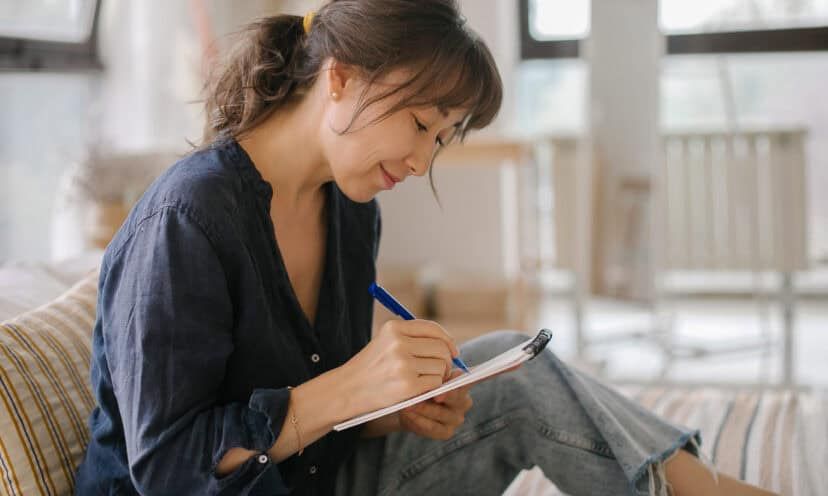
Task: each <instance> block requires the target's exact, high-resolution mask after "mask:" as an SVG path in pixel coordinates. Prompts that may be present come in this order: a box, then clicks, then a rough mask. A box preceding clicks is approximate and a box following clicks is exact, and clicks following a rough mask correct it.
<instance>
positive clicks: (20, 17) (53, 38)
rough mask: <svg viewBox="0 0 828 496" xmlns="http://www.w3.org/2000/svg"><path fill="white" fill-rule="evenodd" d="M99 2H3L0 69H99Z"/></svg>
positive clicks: (17, 0) (0, 18)
mask: <svg viewBox="0 0 828 496" xmlns="http://www.w3.org/2000/svg"><path fill="white" fill-rule="evenodd" d="M99 8H100V0H4V1H3V2H0V69H6V70H25V71H32V70H67V69H69V70H73V69H75V70H77V69H89V68H97V67H99V66H100V64H99V62H98V58H97V54H96V46H95V45H96V25H97V18H98V11H99V10H100V9H99Z"/></svg>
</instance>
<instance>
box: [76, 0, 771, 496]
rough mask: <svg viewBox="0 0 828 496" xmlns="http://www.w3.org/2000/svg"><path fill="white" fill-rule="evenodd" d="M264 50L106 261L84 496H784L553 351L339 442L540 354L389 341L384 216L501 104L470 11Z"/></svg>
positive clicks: (400, 19)
mask: <svg viewBox="0 0 828 496" xmlns="http://www.w3.org/2000/svg"><path fill="white" fill-rule="evenodd" d="M247 33H248V36H247V37H246V38H245V39H244V41H243V42H242V43H241V45H240V46H239V48H238V50H236V51H235V52H234V53H233V54H232V55H231V56H230V57H229V59H228V60H229V62H228V64H227V65H226V67H224V68H223V70H222V71H221V72H219V73H218V75H217V78H216V79H215V81H214V82H213V84H212V85H211V86H210V93H209V95H208V100H207V111H208V120H209V123H208V128H207V132H206V140H205V144H204V145H203V146H202V148H201V149H200V150H197V151H196V152H194V153H193V154H191V155H190V156H188V157H186V158H184V159H183V160H181V161H180V162H178V163H177V164H175V165H174V166H173V167H171V168H170V169H169V170H168V171H167V172H166V173H165V174H164V175H162V176H161V177H160V178H159V179H158V180H157V181H156V182H155V183H154V184H153V186H152V187H151V188H150V189H149V190H148V191H147V192H146V193H145V194H144V196H143V197H142V199H141V200H140V202H139V203H138V204H137V206H136V207H135V208H134V209H133V210H132V212H131V213H130V215H129V217H128V219H127V220H126V222H125V223H124V225H123V226H122V228H121V229H120V231H119V232H118V233H117V235H116V236H115V238H114V239H113V241H112V242H111V244H110V245H109V247H108V248H107V251H106V254H105V256H104V260H103V263H102V266H101V276H100V284H99V290H100V291H99V300H98V317H97V322H96V324H95V329H94V336H93V349H94V356H93V365H92V382H93V385H94V388H95V394H96V398H97V401H98V407H97V408H96V409H95V410H94V412H93V414H92V416H91V420H90V425H91V429H92V440H91V442H90V444H89V447H88V450H87V454H86V459H85V461H84V463H83V464H82V466H81V467H80V469H79V473H78V478H77V490H76V492H77V494H80V495H90V494H139V493H140V494H152V495H156V494H172V495H182V494H199V495H203V494H233V495H235V494H287V493H288V492H292V493H293V494H350V495H364V494H412V495H418V494H426V493H435V494H500V492H502V491H503V490H504V489H505V487H506V486H507V485H508V484H509V482H510V481H511V480H512V479H513V478H514V477H515V476H516V475H517V473H518V472H519V471H520V469H521V468H524V467H530V466H531V465H533V464H538V465H540V466H541V468H542V469H543V470H544V472H545V473H546V475H547V476H549V477H550V478H551V479H552V480H553V481H554V482H555V483H556V484H557V485H558V486H559V487H561V489H562V490H564V491H565V492H567V493H570V494H612V495H615V494H637V493H641V494H646V493H648V492H649V493H664V492H665V491H666V489H667V487H672V489H673V491H674V492H675V494H680V495H692V494H704V495H713V494H729V495H734V494H762V493H763V492H762V491H759V490H756V489H751V488H749V487H747V486H745V485H743V484H741V483H738V482H736V481H733V480H731V479H728V478H726V477H724V476H719V477H718V479H716V477H715V475H716V474H715V473H714V472H710V471H708V469H707V468H706V467H705V466H704V465H703V464H702V463H701V462H699V460H698V459H697V458H696V455H698V451H697V442H698V441H699V436H698V432H697V431H690V430H685V429H682V428H678V427H674V426H671V425H669V424H667V423H665V422H663V421H661V420H659V419H658V418H656V417H654V416H653V415H652V414H650V413H648V412H646V411H644V410H643V409H641V408H640V407H638V406H636V405H635V404H633V403H632V402H630V401H628V400H626V399H624V398H622V397H621V396H619V395H618V394H616V393H614V392H613V391H611V390H610V389H608V388H606V387H605V386H603V385H601V384H599V383H597V382H595V381H594V380H593V379H590V378H588V377H586V376H583V375H581V374H579V373H577V372H575V371H573V370H570V369H569V368H567V367H566V366H565V365H564V364H562V363H561V362H560V361H559V360H558V359H557V358H556V357H555V356H554V355H553V354H552V353H544V354H543V355H542V356H540V357H539V358H536V359H535V360H534V361H532V362H531V363H530V364H528V365H527V366H525V367H521V368H520V369H519V370H514V371H511V372H509V373H508V374H502V375H500V376H498V377H497V378H494V379H492V380H489V381H486V382H483V383H480V384H479V385H476V386H475V387H474V389H473V390H469V388H468V387H466V388H461V389H457V390H455V391H453V392H450V393H447V394H445V395H442V396H438V397H436V398H434V399H432V400H429V401H427V402H424V403H422V404H420V405H417V406H413V407H411V408H409V409H407V410H404V411H401V412H399V413H398V414H394V415H390V416H387V417H384V418H381V419H377V420H375V421H372V422H370V423H367V424H363V425H362V426H359V427H356V428H353V429H349V430H345V431H342V432H334V431H332V427H333V426H334V425H335V424H337V423H339V422H342V421H344V420H346V419H348V418H351V417H353V416H356V415H358V414H361V413H365V412H368V411H372V410H375V409H377V408H381V407H384V406H387V405H389V404H392V403H395V402H397V401H399V400H402V399H404V398H408V397H411V396H413V395H416V394H418V393H421V392H423V391H426V390H429V389H432V388H434V387H436V386H438V385H439V384H441V383H442V382H444V381H445V380H447V379H448V378H450V377H453V376H455V375H456V374H457V373H459V372H458V371H454V372H452V371H451V366H452V365H451V364H452V362H451V358H452V357H456V356H460V355H461V356H462V357H463V358H464V359H465V360H467V361H468V362H469V363H472V364H473V363H477V362H479V361H481V360H484V359H485V358H487V357H488V356H491V355H493V354H495V353H497V352H499V351H502V350H503V349H505V348H506V347H508V346H511V345H512V344H513V343H515V342H517V340H522V339H524V338H525V337H524V336H523V335H520V334H517V333H510V332H497V333H492V334H490V335H487V336H485V337H482V338H479V339H477V340H474V341H472V342H469V343H467V344H466V345H464V346H463V347H462V349H461V350H458V348H457V346H456V345H455V344H454V342H453V340H452V338H451V336H450V335H449V334H448V333H447V332H446V331H445V330H444V329H443V328H442V327H440V326H439V325H438V324H436V323H433V322H427V321H421V320H414V321H392V322H389V323H387V324H385V325H384V326H383V327H382V328H381V330H380V331H379V332H378V333H377V334H376V335H375V336H373V338H372V336H371V333H370V329H371V315H372V306H373V304H372V300H371V297H370V295H369V293H368V286H369V284H370V283H371V282H372V281H373V280H374V277H375V271H374V261H375V258H376V255H377V246H378V242H379V236H380V217H379V212H378V210H377V204H376V201H375V200H374V196H375V195H376V194H377V193H378V192H379V191H380V190H383V189H392V188H393V187H394V184H395V183H397V182H400V181H402V180H405V179H406V178H407V177H408V176H410V175H414V176H423V175H425V174H426V173H428V172H430V165H431V163H432V161H433V158H434V156H435V154H436V153H437V151H438V150H439V149H440V148H441V147H442V146H444V145H445V144H447V143H448V142H449V141H451V140H454V139H462V137H463V136H464V135H465V134H466V132H467V131H468V130H470V129H480V128H483V127H485V126H486V125H488V124H489V123H490V122H491V121H492V119H493V118H494V117H495V115H496V113H497V111H498V109H499V107H500V103H501V82H500V78H499V76H498V73H497V69H496V67H495V65H494V62H493V60H492V57H491V55H490V53H489V51H488V50H487V48H486V47H485V46H484V44H483V43H482V41H480V40H479V39H478V38H477V37H476V36H474V35H473V34H472V32H471V31H470V30H469V29H467V28H466V27H465V26H464V23H463V20H462V18H461V17H460V14H459V12H458V11H457V8H456V6H455V4H454V2H453V1H451V0H343V1H333V2H330V3H328V4H326V5H325V6H324V7H322V8H321V9H320V10H319V11H318V12H317V13H316V14H315V15H314V16H310V15H309V16H306V17H305V18H304V19H303V18H299V17H294V16H277V17H272V18H267V19H263V20H261V21H260V22H258V23H255V24H254V25H252V26H251V28H250V29H249V30H248V31H247ZM473 404H474V407H472V405H473ZM682 448H683V449H682ZM716 480H718V485H717V483H716Z"/></svg>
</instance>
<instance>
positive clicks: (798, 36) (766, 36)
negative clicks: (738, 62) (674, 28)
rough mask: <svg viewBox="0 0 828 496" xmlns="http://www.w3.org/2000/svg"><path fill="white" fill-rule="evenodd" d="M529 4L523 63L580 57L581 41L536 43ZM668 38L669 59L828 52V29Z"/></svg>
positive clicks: (522, 1) (524, 4) (523, 5)
mask: <svg viewBox="0 0 828 496" xmlns="http://www.w3.org/2000/svg"><path fill="white" fill-rule="evenodd" d="M529 1H530V0H518V5H519V9H520V12H519V15H518V19H519V22H520V57H521V59H523V60H530V59H560V58H578V57H580V55H581V47H580V45H581V41H583V40H582V39H568V40H537V39H535V38H533V37H532V33H531V31H530V29H529ZM665 38H666V55H688V54H710V53H768V52H809V51H825V50H828V26H816V27H802V28H783V29H757V30H746V31H720V32H710V33H682V34H668V35H665Z"/></svg>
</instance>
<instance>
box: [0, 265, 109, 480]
mask: <svg viewBox="0 0 828 496" xmlns="http://www.w3.org/2000/svg"><path fill="white" fill-rule="evenodd" d="M97 280H98V276H97V274H96V273H92V274H89V275H88V276H87V277H85V278H84V279H83V280H81V282H79V283H78V284H76V285H75V286H73V287H72V288H71V289H69V290H68V291H67V292H66V293H64V294H63V295H62V296H60V297H58V298H57V299H56V300H54V301H52V302H50V303H48V304H46V305H44V306H42V307H39V308H37V309H35V310H32V311H30V312H28V313H25V314H23V315H20V316H18V317H16V318H14V319H11V320H7V321H5V322H3V323H0V494H3V495H6V494H9V495H12V494H14V495H18V494H20V495H30V494H58V495H61V494H71V492H72V489H73V487H74V480H75V470H76V469H77V467H78V465H79V464H80V462H81V460H82V458H83V453H84V449H85V448H86V444H87V443H88V441H89V431H88V428H87V419H88V418H89V414H90V412H91V411H92V408H93V407H94V404H95V401H94V398H93V396H92V392H91V390H90V386H89V365H90V358H91V349H90V345H91V334H92V327H93V325H94V321H95V304H96V290H97Z"/></svg>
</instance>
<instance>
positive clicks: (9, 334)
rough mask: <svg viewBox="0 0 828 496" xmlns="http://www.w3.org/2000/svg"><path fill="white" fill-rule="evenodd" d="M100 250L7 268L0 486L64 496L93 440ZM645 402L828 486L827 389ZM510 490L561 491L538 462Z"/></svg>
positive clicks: (715, 442) (698, 391)
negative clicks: (90, 428) (92, 378)
mask: <svg viewBox="0 0 828 496" xmlns="http://www.w3.org/2000/svg"><path fill="white" fill-rule="evenodd" d="M99 256H100V253H99V252H96V253H92V254H88V255H86V256H84V257H79V258H75V259H73V260H70V261H67V262H63V263H61V264H34V263H32V264H24V263H5V264H3V265H0V495H26V496H28V495H39V494H54V495H66V494H71V493H72V488H73V485H74V472H75V469H76V468H77V466H78V464H79V463H80V461H81V460H82V457H83V452H84V447H85V445H86V443H87V442H88V440H89V432H88V427H87V419H88V416H89V414H90V412H91V410H92V408H93V407H94V404H95V401H94V397H93V395H92V391H91V389H90V384H89V365H90V356H91V349H90V347H91V332H92V327H93V324H94V320H95V305H96V298H97V277H98V275H97V269H96V267H97V263H98V261H99ZM621 390H622V391H623V392H624V393H625V394H628V395H629V396H630V397H632V398H634V399H636V400H637V401H639V402H640V403H641V404H643V405H644V406H646V407H648V408H651V409H653V410H655V411H656V412H658V413H659V414H661V415H663V416H665V417H667V418H669V419H671V420H673V421H675V422H677V423H681V424H684V425H693V426H698V427H699V428H700V429H701V430H702V436H703V439H704V445H703V446H702V448H703V450H704V451H705V452H706V453H707V454H708V456H710V458H711V459H712V461H713V462H714V463H715V464H716V466H717V467H718V468H719V469H720V470H722V471H724V472H725V473H728V474H731V475H734V476H736V477H740V478H743V479H746V480H748V481H750V482H752V483H754V484H758V485H760V486H763V487H766V488H768V489H772V490H775V491H778V492H780V493H781V494H785V495H796V496H799V495H817V494H825V492H824V491H825V488H826V487H828V484H827V483H828V481H827V480H826V477H825V470H824V467H825V466H826V462H828V449H826V446H828V417H826V412H828V401H827V400H826V395H825V393H824V392H823V391H813V390H807V389H788V390H765V391H758V390H749V389H724V388H714V387H692V386H680V385H676V386H671V387H668V386H664V385H662V386H653V385H626V386H622V387H621ZM505 494H506V495H508V496H517V495H530V496H531V495H544V496H551V495H558V494H561V493H560V492H559V491H558V490H557V488H555V486H554V484H552V482H550V481H548V480H547V479H546V478H545V477H544V476H543V473H542V472H541V471H540V470H539V469H538V468H537V467H535V468H533V469H531V470H526V471H524V472H521V474H519V475H518V477H517V478H516V479H515V480H514V481H513V483H512V485H511V486H509V488H508V489H507V490H506V493H505Z"/></svg>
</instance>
